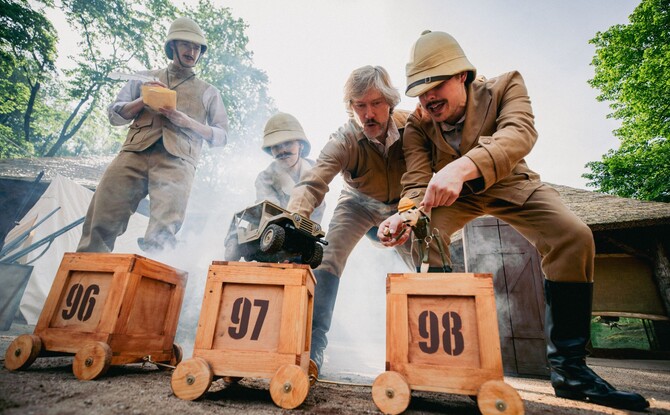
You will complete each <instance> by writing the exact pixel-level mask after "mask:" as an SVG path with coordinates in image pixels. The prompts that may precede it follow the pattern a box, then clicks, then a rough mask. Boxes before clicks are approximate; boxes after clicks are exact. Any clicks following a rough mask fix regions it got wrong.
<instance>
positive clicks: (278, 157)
mask: <svg viewBox="0 0 670 415" xmlns="http://www.w3.org/2000/svg"><path fill="white" fill-rule="evenodd" d="M296 154H297V153H293V152H291V151H283V152H281V153H279V154H277V155H276V156H275V160H283V159H285V158H289V157H291V156H295V155H296Z"/></svg>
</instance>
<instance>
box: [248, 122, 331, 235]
mask: <svg viewBox="0 0 670 415" xmlns="http://www.w3.org/2000/svg"><path fill="white" fill-rule="evenodd" d="M310 148H311V145H310V143H309V140H307V136H306V134H305V131H304V130H303V128H302V125H300V122H298V119H297V118H295V117H294V116H293V115H291V114H287V113H284V112H280V113H277V114H275V115H273V116H272V117H270V119H269V120H268V121H267V122H266V123H265V128H264V130H263V146H262V149H263V151H265V152H266V153H268V154H269V155H271V156H272V158H273V159H274V161H273V162H272V163H270V165H269V166H268V167H267V168H266V169H265V170H263V171H262V172H260V173H259V174H258V176H257V177H256V201H257V202H261V201H263V200H268V201H270V202H273V203H275V204H277V205H279V206H281V207H283V208H285V207H286V205H287V204H288V200H289V198H290V197H291V191H292V190H293V187H294V186H295V184H296V183H297V182H298V181H299V180H300V178H301V177H302V176H303V175H304V174H305V173H306V172H307V171H309V169H311V168H312V166H313V165H314V160H310V159H308V158H307V156H308V155H309V151H310ZM325 206H326V203H325V202H322V203H321V204H320V205H319V206H318V207H317V208H315V209H314V212H313V213H312V216H311V218H310V219H312V220H313V221H314V222H317V223H321V219H322V218H323V211H324V210H325Z"/></svg>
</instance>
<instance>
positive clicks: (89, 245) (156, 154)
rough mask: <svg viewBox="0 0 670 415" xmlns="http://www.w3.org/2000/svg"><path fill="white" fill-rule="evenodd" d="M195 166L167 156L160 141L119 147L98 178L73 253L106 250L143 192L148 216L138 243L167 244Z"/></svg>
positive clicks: (180, 219)
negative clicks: (139, 147) (139, 148)
mask: <svg viewBox="0 0 670 415" xmlns="http://www.w3.org/2000/svg"><path fill="white" fill-rule="evenodd" d="M194 176H195V167H194V166H193V165H192V164H190V163H189V162H187V161H185V160H183V159H181V158H178V157H175V156H173V155H171V154H169V153H168V152H167V151H166V150H165V147H163V143H162V141H161V140H159V141H158V142H157V143H155V144H154V145H152V146H151V147H149V148H148V149H146V150H144V151H141V152H132V151H121V152H120V153H119V154H118V155H117V156H116V157H115V158H114V160H113V161H112V162H111V164H110V165H109V167H107V170H105V173H104V174H103V176H102V179H101V180H100V183H99V185H98V187H97V189H96V191H95V194H94V195H93V199H92V200H91V204H90V205H89V207H88V212H87V213H86V220H85V221H84V228H83V233H82V237H81V240H80V241H79V246H78V247H77V251H78V252H111V251H113V250H114V242H115V241H116V238H117V237H118V236H120V235H122V234H123V233H124V232H125V231H126V227H127V226H128V220H129V219H130V215H132V214H133V213H135V211H136V210H137V206H138V204H139V203H140V201H141V200H142V199H144V198H145V197H146V196H147V195H149V210H150V218H149V225H148V226H147V230H146V233H145V235H144V242H145V244H146V245H147V246H149V247H152V248H157V249H160V248H163V247H172V246H174V245H175V243H176V238H175V234H176V233H177V231H179V229H180V228H181V225H182V223H183V221H184V214H185V212H186V205H187V203H188V197H189V194H190V192H191V185H192V184H193V178H194Z"/></svg>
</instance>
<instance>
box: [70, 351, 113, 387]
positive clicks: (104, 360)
mask: <svg viewBox="0 0 670 415" xmlns="http://www.w3.org/2000/svg"><path fill="white" fill-rule="evenodd" d="M111 364H112V348H111V347H109V345H108V344H107V343H103V342H94V343H89V344H87V345H86V346H84V347H82V348H81V349H79V351H78V352H77V354H75V355H74V361H73V362H72V372H74V375H75V376H76V377H77V379H79V380H93V379H97V378H98V377H100V376H102V375H104V374H105V372H107V369H109V366H110V365H111Z"/></svg>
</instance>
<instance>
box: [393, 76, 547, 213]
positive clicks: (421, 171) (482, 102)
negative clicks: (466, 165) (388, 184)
mask: <svg viewBox="0 0 670 415" xmlns="http://www.w3.org/2000/svg"><path fill="white" fill-rule="evenodd" d="M467 94H468V100H467V103H466V112H465V124H464V126H463V131H462V133H463V138H462V141H461V144H460V148H459V150H460V153H461V154H462V155H463V157H468V158H470V159H471V160H472V161H473V162H474V163H475V164H476V165H477V167H478V168H479V171H480V172H481V173H482V177H480V178H478V179H475V180H471V181H469V182H466V183H465V185H464V186H463V191H462V192H461V197H462V196H465V195H467V194H472V193H475V194H482V193H486V194H487V195H489V196H493V197H496V198H499V199H502V200H505V201H508V202H510V203H514V204H516V205H519V206H520V205H522V204H523V203H524V202H525V201H526V200H527V199H528V197H530V195H531V194H532V193H533V192H534V191H535V189H537V188H538V187H539V186H540V185H541V184H542V183H541V182H540V176H539V175H538V174H537V173H535V172H533V171H532V170H530V169H529V168H528V166H527V165H526V161H525V160H524V157H525V156H526V155H527V154H528V153H529V152H530V150H531V149H532V148H533V146H534V145H535V141H536V140H537V132H536V131H535V126H534V121H533V120H534V117H533V112H532V109H531V105H530V98H529V97H528V92H527V90H526V85H525V84H524V82H523V78H522V77H521V74H519V73H518V72H508V73H505V74H503V75H500V76H499V77H496V78H492V79H488V80H487V79H484V78H481V77H480V78H477V79H475V80H474V81H473V82H472V83H471V84H470V85H469V87H468V91H467ZM403 142H404V149H405V159H406V162H407V173H405V175H404V176H403V177H402V184H403V196H406V197H409V198H411V199H412V200H414V202H415V203H416V204H417V206H418V204H419V202H421V200H423V196H424V193H425V191H426V187H427V186H428V182H429V181H430V179H431V178H432V177H433V173H435V172H437V171H439V170H440V169H442V168H443V167H444V166H446V165H447V164H449V163H451V162H452V161H454V160H456V159H458V158H459V157H461V156H459V155H458V153H457V152H456V151H455V150H454V149H453V148H452V147H451V146H450V145H449V144H448V143H447V142H446V141H445V140H444V138H443V137H442V132H441V129H440V126H439V125H438V123H436V122H434V121H433V120H432V119H431V118H430V116H429V115H428V113H427V112H425V111H424V110H423V109H422V108H421V107H420V106H418V107H417V109H416V110H415V111H414V112H413V113H412V114H411V115H410V117H409V119H408V121H407V125H406V126H405V136H404V140H403Z"/></svg>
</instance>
